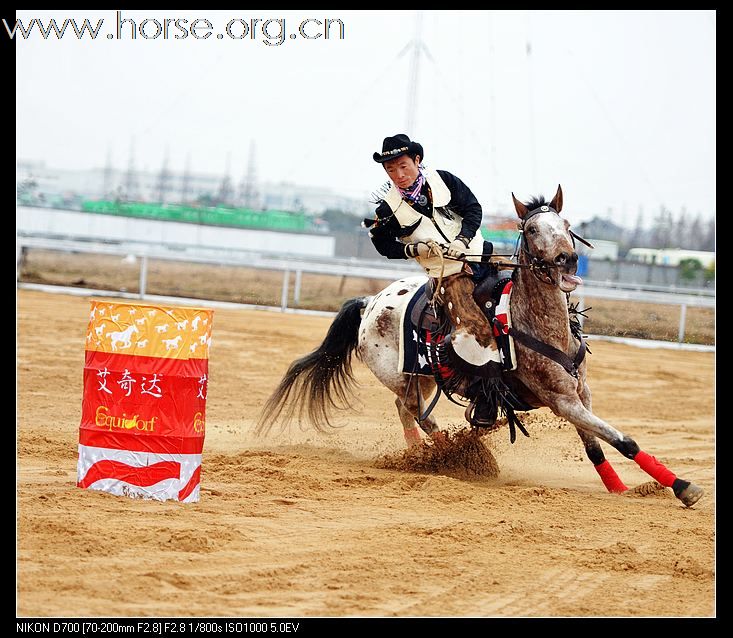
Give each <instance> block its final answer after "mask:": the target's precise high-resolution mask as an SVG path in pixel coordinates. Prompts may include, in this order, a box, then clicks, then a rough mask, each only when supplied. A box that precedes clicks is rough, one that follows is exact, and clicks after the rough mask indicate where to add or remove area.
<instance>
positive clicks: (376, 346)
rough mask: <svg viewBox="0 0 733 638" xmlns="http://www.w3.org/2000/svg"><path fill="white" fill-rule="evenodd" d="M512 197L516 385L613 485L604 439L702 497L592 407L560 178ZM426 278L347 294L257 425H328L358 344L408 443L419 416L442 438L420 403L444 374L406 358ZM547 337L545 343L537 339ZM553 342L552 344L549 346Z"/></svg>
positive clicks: (688, 496)
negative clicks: (573, 311)
mask: <svg viewBox="0 0 733 638" xmlns="http://www.w3.org/2000/svg"><path fill="white" fill-rule="evenodd" d="M512 200H513V203H514V208H515V210H516V212H517V215H518V217H519V230H520V236H521V242H520V247H519V251H518V256H517V262H516V270H515V273H514V276H513V281H514V284H513V290H512V294H511V298H510V310H511V317H512V324H513V330H514V331H515V333H516V334H523V335H524V336H525V337H527V335H529V339H527V338H524V339H521V340H520V339H519V338H516V339H515V343H514V347H515V355H516V368H515V369H514V370H513V371H511V372H508V373H506V375H507V376H508V378H509V380H510V382H511V381H513V382H514V383H513V387H514V389H515V390H516V391H517V394H518V395H520V398H521V400H522V401H523V402H524V403H525V404H526V405H528V406H531V407H532V408H539V407H548V408H550V409H551V410H552V411H553V412H554V413H555V414H556V415H558V416H559V417H561V418H563V419H565V420H567V421H569V422H570V423H571V424H572V425H574V426H575V428H576V431H577V433H578V436H579V437H580V439H581V440H582V442H583V446H584V448H585V452H586V455H587V457H588V459H589V460H590V461H591V463H593V466H594V467H595V469H596V471H597V473H598V475H599V477H600V479H601V481H602V482H603V484H604V486H605V487H606V489H607V490H608V491H609V492H612V493H621V492H625V491H626V490H627V489H628V488H627V487H626V485H624V483H623V482H622V480H621V479H620V478H619V476H618V475H617V474H616V471H615V470H614V468H613V467H612V466H611V464H610V462H609V461H608V460H607V459H606V458H605V455H604V452H603V449H602V448H601V445H600V442H599V439H600V440H602V441H605V442H606V443H608V444H609V445H611V446H612V447H614V448H615V449H616V450H617V451H618V452H620V453H621V454H622V455H623V456H625V457H626V458H629V459H633V460H634V461H635V462H636V463H637V464H638V465H639V467H640V468H641V469H642V470H643V471H644V472H646V473H647V474H649V475H650V476H651V477H652V478H654V479H655V480H656V481H658V482H659V483H661V484H662V485H664V486H665V487H669V488H672V490H673V492H674V494H675V496H676V497H677V498H678V499H679V500H680V501H682V503H683V504H684V505H685V506H687V507H691V506H692V505H694V504H695V503H696V502H697V501H698V500H699V499H700V498H701V497H702V495H703V490H702V488H700V487H698V486H697V485H695V484H694V483H691V482H689V481H686V480H684V479H681V478H678V477H677V476H676V475H675V474H674V473H673V472H671V471H670V470H669V469H667V468H666V467H665V466H664V465H663V464H662V463H660V462H659V461H658V460H657V459H656V458H655V457H653V456H652V455H650V454H648V453H647V452H645V451H643V450H641V449H640V448H639V446H638V445H637V443H636V442H635V441H634V439H632V438H631V437H629V436H627V435H626V434H624V433H623V432H621V431H619V430H617V429H616V428H614V427H613V426H611V425H610V424H608V423H606V422H605V421H603V420H602V419H601V418H599V417H598V416H596V415H595V414H593V411H592V401H591V390H590V387H589V386H588V383H587V381H586V370H587V358H584V357H582V356H580V357H579V356H578V354H579V350H580V349H581V348H585V344H584V342H583V340H582V338H581V339H580V340H578V339H576V338H574V337H573V335H572V331H571V327H570V316H569V311H568V301H567V300H568V295H569V293H571V292H572V291H573V290H574V289H575V288H576V286H577V285H579V284H580V283H582V280H581V279H580V278H579V277H577V275H576V272H577V265H578V255H577V253H576V252H575V242H574V238H576V237H578V236H577V235H575V234H574V233H573V232H572V231H571V230H570V224H569V222H568V221H567V220H566V219H564V218H562V217H561V216H560V211H561V210H562V206H563V194H562V188H561V187H560V185H558V188H557V192H556V194H555V196H554V197H553V199H552V200H551V201H550V202H549V203H548V202H546V200H545V198H544V197H543V196H540V197H535V198H532V200H531V201H529V202H527V203H522V202H520V201H519V200H517V199H516V197H515V196H514V193H512ZM578 239H580V238H578ZM425 282H426V277H424V276H416V277H407V278H403V279H400V280H399V281H396V282H394V283H392V284H390V285H389V286H387V287H386V288H385V289H384V290H382V291H381V292H379V293H378V294H376V295H374V296H371V297H357V298H354V299H349V300H348V301H346V302H345V303H344V304H343V306H342V308H341V310H340V311H339V312H338V314H337V315H336V317H335V319H334V320H333V322H332V324H331V326H330V327H329V329H328V333H327V334H326V337H325V339H324V340H323V342H322V343H321V345H320V346H319V347H318V348H316V349H315V350H314V351H313V352H311V353H309V354H307V355H305V356H303V357H301V358H299V359H296V360H295V361H293V362H292V363H291V365H290V367H289V368H288V370H287V372H286V373H285V375H284V376H283V378H282V380H281V381H280V383H279V385H278V387H277V388H276V389H275V391H274V392H273V393H272V395H271V396H270V398H269V399H268V400H267V402H266V403H265V404H264V406H263V409H262V412H261V415H260V418H259V420H258V422H257V425H256V427H255V433H256V434H258V435H261V434H263V433H265V432H267V431H268V430H269V429H270V427H271V425H272V423H273V421H275V420H276V419H278V418H279V417H281V416H283V417H284V419H285V421H286V422H287V421H290V420H291V419H293V418H294V417H295V416H297V417H298V419H299V420H304V419H307V420H309V421H311V423H312V424H313V425H314V426H315V427H316V429H318V430H321V431H326V430H328V429H329V427H331V423H330V420H329V417H330V413H331V410H332V409H334V408H336V409H339V408H341V409H343V408H348V407H349V405H350V400H349V399H350V397H351V396H352V395H353V392H354V389H355V379H354V376H353V372H352V354H354V353H355V354H356V357H357V358H358V359H359V360H361V361H362V362H363V363H364V364H365V365H366V366H367V367H368V368H369V369H370V370H371V371H372V373H373V374H374V375H375V376H376V377H377V379H379V381H381V383H382V384H383V385H385V386H386V387H387V388H389V389H390V390H391V391H392V392H393V393H394V394H395V395H396V398H395V405H396V407H397V411H398V414H399V418H400V421H401V423H402V426H403V429H404V434H405V440H406V443H407V445H408V447H410V446H414V445H416V444H419V443H421V439H420V431H419V429H418V427H417V425H419V427H420V428H421V429H422V430H423V431H424V432H425V434H426V435H428V436H429V437H431V438H432V439H433V440H434V441H436V443H437V442H439V441H442V440H444V434H443V433H442V432H441V431H440V429H439V427H438V424H437V422H436V420H435V418H434V417H433V416H427V417H425V415H424V414H421V403H422V404H424V403H426V402H427V398H428V397H429V396H430V394H431V393H432V392H433V391H434V390H435V389H436V381H435V380H434V379H433V378H431V377H428V376H417V375H411V374H406V373H403V372H401V371H400V370H399V367H398V357H399V350H398V348H399V336H400V331H401V326H400V317H401V313H402V310H403V307H404V305H405V304H406V300H408V299H409V298H410V297H411V295H410V294H408V293H411V292H413V291H414V290H415V289H416V288H418V287H419V286H421V285H422V284H424V283H425ZM540 343H541V345H542V347H538V346H537V344H540ZM548 352H551V353H554V354H553V355H551V356H548ZM580 359H582V360H580ZM579 360H580V362H579V363H578V361H579ZM570 363H572V365H570ZM576 363H577V367H575V364H576ZM412 384H416V385H417V388H416V391H412V392H408V389H409V388H410V386H411V385H412ZM413 387H414V385H413ZM416 424H417V425H416Z"/></svg>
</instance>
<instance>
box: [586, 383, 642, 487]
mask: <svg viewBox="0 0 733 638" xmlns="http://www.w3.org/2000/svg"><path fill="white" fill-rule="evenodd" d="M580 400H581V401H582V402H583V405H584V406H585V409H586V410H588V412H592V408H591V393H590V388H589V387H588V384H587V383H585V384H584V386H583V390H582V392H580ZM575 429H576V430H577V431H578V436H579V437H580V439H581V440H582V441H583V446H584V447H585V453H586V454H587V456H588V458H589V459H590V462H591V463H593V467H595V468H596V472H598V476H600V477H601V480H602V481H603V484H604V485H605V486H606V489H607V490H608V491H609V492H615V493H621V492H625V491H626V490H627V489H629V488H628V487H626V486H625V485H624V482H623V481H622V480H621V479H620V478H619V477H618V474H616V470H614V469H613V467H611V464H610V463H609V462H608V460H607V459H606V456H605V455H604V454H603V449H602V448H601V444H600V443H599V442H598V439H597V438H596V437H595V436H594V435H593V434H591V433H590V432H586V431H585V430H582V429H581V428H579V427H576V428H575Z"/></svg>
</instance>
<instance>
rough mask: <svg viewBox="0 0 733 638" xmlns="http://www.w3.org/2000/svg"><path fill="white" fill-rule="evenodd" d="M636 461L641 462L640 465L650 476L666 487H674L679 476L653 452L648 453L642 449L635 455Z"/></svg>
mask: <svg viewBox="0 0 733 638" xmlns="http://www.w3.org/2000/svg"><path fill="white" fill-rule="evenodd" d="M634 461H636V462H637V463H638V464H639V467H640V468H641V469H642V470H644V471H645V472H646V473H647V474H648V475H649V476H651V477H652V478H653V479H655V480H656V481H659V482H660V483H661V484H662V485H664V487H672V483H674V481H675V479H676V478H677V477H676V476H675V475H674V474H672V472H670V471H669V470H668V469H667V468H666V467H664V465H662V464H661V463H660V462H659V461H657V459H655V458H654V457H653V456H652V455H651V454H647V453H646V452H643V451H642V450H639V452H637V454H636V456H635V457H634Z"/></svg>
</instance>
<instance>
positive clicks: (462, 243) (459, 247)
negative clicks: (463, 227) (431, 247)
mask: <svg viewBox="0 0 733 638" xmlns="http://www.w3.org/2000/svg"><path fill="white" fill-rule="evenodd" d="M469 241H470V240H469V239H468V238H466V237H463V236H462V235H458V237H456V238H455V239H454V240H453V241H452V242H451V243H450V244H449V245H448V247H447V248H446V249H445V254H446V256H447V257H452V258H453V259H462V258H463V257H465V256H466V249H467V248H468V242H469Z"/></svg>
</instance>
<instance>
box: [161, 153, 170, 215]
mask: <svg viewBox="0 0 733 638" xmlns="http://www.w3.org/2000/svg"><path fill="white" fill-rule="evenodd" d="M170 179H171V174H170V171H169V170H168V147H167V146H166V149H165V155H164V156H163V166H162V167H161V169H160V173H158V202H160V203H161V204H165V200H166V195H167V194H168V190H169V183H170Z"/></svg>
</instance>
